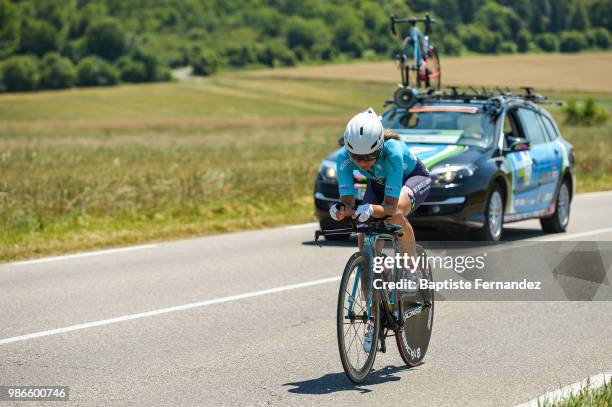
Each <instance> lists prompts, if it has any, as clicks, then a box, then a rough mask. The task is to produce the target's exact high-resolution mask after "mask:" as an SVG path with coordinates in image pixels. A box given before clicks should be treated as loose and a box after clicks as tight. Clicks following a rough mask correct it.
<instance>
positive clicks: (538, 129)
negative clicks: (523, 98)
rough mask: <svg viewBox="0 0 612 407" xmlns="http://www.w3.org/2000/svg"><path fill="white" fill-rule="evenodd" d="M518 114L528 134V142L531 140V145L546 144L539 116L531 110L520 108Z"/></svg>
mask: <svg viewBox="0 0 612 407" xmlns="http://www.w3.org/2000/svg"><path fill="white" fill-rule="evenodd" d="M518 114H519V118H520V120H521V124H522V125H523V130H524V132H525V133H526V134H525V137H527V140H529V141H530V142H531V144H542V143H546V142H547V140H546V136H545V135H544V129H543V128H542V126H541V125H540V121H539V120H538V114H537V113H536V112H534V111H533V110H531V109H525V108H519V109H518Z"/></svg>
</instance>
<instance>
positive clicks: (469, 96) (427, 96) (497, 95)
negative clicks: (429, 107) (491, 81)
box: [385, 86, 562, 106]
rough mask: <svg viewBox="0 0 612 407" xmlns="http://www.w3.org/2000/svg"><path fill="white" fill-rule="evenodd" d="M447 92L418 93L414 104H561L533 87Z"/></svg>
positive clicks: (454, 89)
mask: <svg viewBox="0 0 612 407" xmlns="http://www.w3.org/2000/svg"><path fill="white" fill-rule="evenodd" d="M447 89H448V90H445V91H434V90H433V89H429V90H428V91H427V92H426V93H420V94H416V95H415V99H416V100H415V101H416V102H429V101H443V100H448V101H451V100H452V101H463V102H465V103H469V102H473V101H483V102H486V101H494V100H495V99H498V100H499V99H503V100H506V101H507V100H509V99H517V100H524V101H527V102H532V103H537V104H556V105H561V104H562V103H561V102H560V101H558V100H550V99H548V97H546V96H543V95H540V94H538V93H535V90H534V88H533V87H530V86H523V87H521V89H524V91H525V92H524V93H518V94H517V93H512V91H511V90H510V88H508V87H506V88H505V89H502V88H500V87H495V88H487V87H484V86H483V87H481V88H480V89H477V88H475V87H474V86H469V87H468V88H467V89H468V91H466V90H463V89H462V88H461V87H459V86H449V87H448V88H447ZM389 104H395V101H394V100H388V101H386V102H385V106H386V105H389Z"/></svg>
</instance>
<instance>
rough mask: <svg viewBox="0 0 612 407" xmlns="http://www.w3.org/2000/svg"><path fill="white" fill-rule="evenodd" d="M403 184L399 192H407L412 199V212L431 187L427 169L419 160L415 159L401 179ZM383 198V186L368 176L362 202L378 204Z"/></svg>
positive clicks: (422, 200)
mask: <svg viewBox="0 0 612 407" xmlns="http://www.w3.org/2000/svg"><path fill="white" fill-rule="evenodd" d="M403 184H404V186H403V187H402V191H401V192H400V196H401V194H408V196H409V197H410V199H411V200H412V205H411V209H410V213H412V212H414V211H415V210H416V209H417V208H418V207H419V206H420V205H421V204H422V203H423V202H425V199H426V198H427V195H429V189H430V187H431V177H430V176H429V170H427V167H425V164H423V162H422V161H421V160H417V165H416V167H414V169H413V170H412V172H411V173H410V174H408V175H407V176H406V177H404V179H403ZM384 199H385V186H384V185H383V184H380V183H378V182H376V181H374V180H371V179H369V178H368V181H367V186H366V192H365V195H364V196H363V203H369V204H375V205H380V204H381V203H382V202H383V200H384Z"/></svg>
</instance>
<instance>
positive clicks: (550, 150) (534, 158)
mask: <svg viewBox="0 0 612 407" xmlns="http://www.w3.org/2000/svg"><path fill="white" fill-rule="evenodd" d="M518 117H519V120H520V122H521V127H522V128H523V132H524V135H525V137H526V138H527V140H528V141H529V142H530V143H531V147H530V148H529V150H528V151H529V156H530V157H531V163H532V170H531V178H532V188H531V189H530V190H529V191H528V193H526V194H525V196H524V202H522V203H523V205H522V209H521V212H540V211H542V210H544V209H546V208H547V207H548V206H549V205H550V204H551V202H552V199H553V196H554V190H555V187H556V183H557V180H558V178H559V166H558V164H557V162H558V155H557V156H556V155H555V152H554V144H553V143H551V142H550V140H549V139H548V138H547V136H546V133H545V130H544V127H543V124H542V122H541V119H540V115H539V113H538V112H536V111H535V110H533V109H531V108H528V107H519V108H518ZM557 154H558V152H557Z"/></svg>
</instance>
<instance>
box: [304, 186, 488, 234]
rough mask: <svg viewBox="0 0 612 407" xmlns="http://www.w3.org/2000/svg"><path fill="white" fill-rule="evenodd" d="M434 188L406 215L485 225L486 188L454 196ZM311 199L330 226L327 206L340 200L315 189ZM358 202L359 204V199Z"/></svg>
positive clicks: (428, 221) (418, 221) (429, 221)
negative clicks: (438, 193)
mask: <svg viewBox="0 0 612 407" xmlns="http://www.w3.org/2000/svg"><path fill="white" fill-rule="evenodd" d="M435 192H436V191H435V190H432V193H431V194H430V196H428V197H427V199H426V200H425V202H423V203H422V204H421V206H420V207H418V208H417V210H416V211H415V212H414V213H412V214H410V215H409V216H408V219H409V220H410V222H411V223H412V224H413V225H415V226H419V225H423V226H452V225H455V226H463V227H482V226H483V225H484V220H485V219H484V211H485V205H486V198H487V192H486V191H478V192H474V193H471V194H469V195H453V196H440V195H437V194H435ZM314 201H315V208H316V216H317V219H319V222H320V223H321V224H322V225H324V226H326V227H327V226H330V227H331V226H333V225H334V221H333V220H332V219H331V217H330V216H329V207H330V206H331V205H332V204H334V203H336V202H340V200H339V199H338V197H337V195H336V196H330V195H325V194H324V193H323V192H320V191H316V192H315V194H314ZM357 203H358V204H359V201H357ZM336 225H337V223H336Z"/></svg>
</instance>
